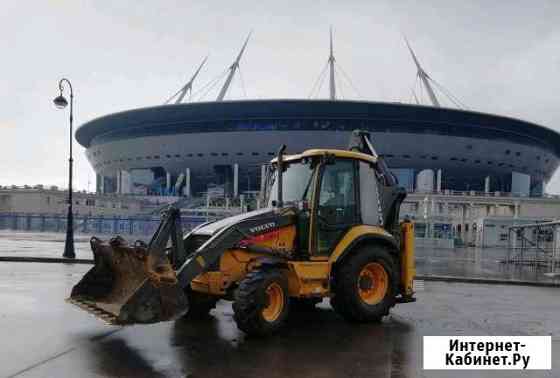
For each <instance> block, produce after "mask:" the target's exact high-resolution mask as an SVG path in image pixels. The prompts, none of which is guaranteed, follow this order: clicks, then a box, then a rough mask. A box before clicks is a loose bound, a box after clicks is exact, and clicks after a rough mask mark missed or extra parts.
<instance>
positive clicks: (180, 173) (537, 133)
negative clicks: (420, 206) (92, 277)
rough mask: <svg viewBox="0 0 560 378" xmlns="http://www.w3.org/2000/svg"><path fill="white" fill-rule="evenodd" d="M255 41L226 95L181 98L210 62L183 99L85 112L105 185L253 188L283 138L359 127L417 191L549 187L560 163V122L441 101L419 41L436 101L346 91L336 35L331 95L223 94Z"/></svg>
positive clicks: (343, 139) (174, 189)
mask: <svg viewBox="0 0 560 378" xmlns="http://www.w3.org/2000/svg"><path fill="white" fill-rule="evenodd" d="M246 43H247V41H245V45H244V46H243V48H242V49H241V51H240V53H239V55H238V56H237V59H236V60H235V62H234V64H233V65H232V66H231V67H230V70H229V76H228V77H227V79H226V81H225V84H224V86H223V87H222V89H221V91H220V94H219V96H218V98H217V100H216V101H212V102H191V103H181V100H182V98H183V97H184V95H185V93H186V92H187V91H188V90H192V82H193V80H194V78H195V77H196V75H197V74H198V71H200V68H201V67H202V65H201V67H199V68H198V70H197V72H196V73H195V75H194V76H193V78H192V79H191V81H189V82H188V83H187V84H186V85H185V86H184V87H183V88H182V89H181V90H180V91H179V92H178V93H177V94H176V95H178V96H179V98H178V99H177V101H176V103H174V104H165V105H160V106H154V107H147V108H141V109H133V110H128V111H124V112H119V113H114V114H109V115H106V116H103V117H100V118H97V119H94V120H92V121H90V122H87V123H85V124H83V125H82V126H81V127H80V128H79V129H78V130H77V132H76V139H77V141H78V142H79V143H80V144H81V145H82V146H83V147H85V148H86V155H87V158H88V160H89V162H90V163H91V165H92V166H93V168H94V170H95V171H96V174H97V191H98V192H100V193H121V194H128V193H135V194H156V195H185V196H194V195H198V194H200V193H205V192H217V193H221V194H223V195H226V196H233V197H236V196H238V195H240V194H244V193H246V194H251V193H253V194H254V193H256V192H258V191H259V190H260V189H261V185H262V184H261V181H262V176H263V172H264V170H263V164H266V162H268V161H269V160H270V159H271V158H273V157H274V155H275V154H276V151H277V150H278V147H279V146H280V145H282V144H286V145H287V147H288V149H287V151H288V152H289V153H295V152H300V151H302V150H305V149H307V148H313V147H319V146H320V147H328V148H345V147H346V145H347V143H348V138H349V134H350V132H351V131H352V130H354V129H366V130H369V131H370V132H371V136H372V140H373V142H374V145H375V147H376V148H377V150H378V153H379V154H380V155H383V156H384V157H385V159H386V161H387V164H388V165H389V167H390V168H391V169H392V170H393V171H394V172H395V174H396V176H397V178H398V179H399V182H400V183H401V185H402V186H404V187H406V188H407V189H408V190H409V191H426V192H429V191H442V190H452V191H481V192H502V193H504V192H505V193H513V194H515V195H520V196H541V195H542V194H543V192H544V187H545V185H546V183H547V181H548V180H549V179H550V177H551V176H552V174H553V173H554V171H555V170H556V168H557V167H558V164H559V158H560V134H558V133H556V132H554V131H552V130H550V129H548V128H546V127H543V126H539V125H536V124H534V123H530V122H526V121H522V120H519V119H514V118H510V117H504V116H499V115H492V114H484V113H479V112H474V111H469V110H464V109H454V108H445V107H441V106H440V103H439V101H438V99H437V97H436V96H435V93H434V91H433V89H432V87H431V85H430V80H431V78H430V77H429V76H428V75H427V74H426V73H425V71H424V70H423V69H422V68H421V67H420V65H419V63H418V61H417V59H416V56H415V55H414V53H413V52H412V49H410V52H411V54H412V57H413V59H414V62H415V64H416V66H417V68H418V78H419V81H420V83H421V84H423V85H424V86H425V90H426V93H427V94H428V95H429V99H430V101H431V103H432V104H431V105H429V106H428V105H420V104H405V103H388V102H368V101H349V100H339V99H337V98H336V86H335V83H336V82H335V81H334V80H333V79H332V78H333V77H334V67H335V66H334V55H333V53H332V44H331V54H330V57H329V60H328V62H327V66H326V68H327V69H330V77H331V80H330V87H329V88H330V96H329V97H330V99H328V100H298V99H286V100H238V101H224V96H225V94H226V92H227V89H228V86H229V84H230V83H231V79H232V78H233V75H234V74H235V72H236V69H237V68H238V67H239V61H240V59H241V56H242V54H243V51H244V49H245V46H246ZM409 48H410V46H409ZM203 63H204V62H203ZM325 72H327V71H326V70H325Z"/></svg>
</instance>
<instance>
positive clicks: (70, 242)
mask: <svg viewBox="0 0 560 378" xmlns="http://www.w3.org/2000/svg"><path fill="white" fill-rule="evenodd" d="M64 83H66V84H67V85H68V87H69V88H70V155H69V157H68V215H67V216H66V242H65V244H64V253H63V254H62V257H66V258H69V259H73V258H76V253H75V252H74V215H73V212H72V165H73V163H74V159H73V158H72V133H73V127H72V123H73V121H74V114H73V105H74V92H73V91H72V84H71V83H70V81H69V80H68V79H65V78H63V79H60V81H59V82H58V89H59V90H60V95H58V96H57V97H56V98H55V99H54V100H53V102H54V104H55V106H56V107H57V108H59V109H63V108H65V107H66V106H67V105H68V101H67V100H66V98H65V97H64V96H63V95H62V92H63V91H64V86H63V84H64Z"/></svg>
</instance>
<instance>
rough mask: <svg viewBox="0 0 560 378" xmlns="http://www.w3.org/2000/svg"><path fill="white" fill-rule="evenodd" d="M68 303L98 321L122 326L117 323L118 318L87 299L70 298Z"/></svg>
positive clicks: (67, 300)
mask: <svg viewBox="0 0 560 378" xmlns="http://www.w3.org/2000/svg"><path fill="white" fill-rule="evenodd" d="M66 302H68V303H71V304H73V305H74V306H77V307H79V308H80V309H82V310H84V311H86V312H88V313H90V314H92V315H93V316H95V317H96V318H98V319H101V320H103V321H104V322H105V323H106V324H108V325H121V324H119V323H118V322H117V317H116V316H115V315H113V314H111V313H109V312H107V311H104V310H102V309H100V308H99V307H97V306H96V305H95V302H91V301H87V300H85V299H76V298H68V299H66Z"/></svg>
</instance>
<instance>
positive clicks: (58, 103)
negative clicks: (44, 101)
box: [53, 93, 68, 109]
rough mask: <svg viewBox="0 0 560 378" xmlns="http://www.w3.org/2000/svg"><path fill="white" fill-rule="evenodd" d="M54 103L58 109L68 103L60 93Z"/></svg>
mask: <svg viewBox="0 0 560 378" xmlns="http://www.w3.org/2000/svg"><path fill="white" fill-rule="evenodd" d="M53 102H54V105H55V106H56V107H57V108H59V109H64V108H65V107H66V106H67V105H68V100H66V98H65V97H64V96H63V95H62V93H60V95H58V96H57V97H56V98H55V99H54V100H53Z"/></svg>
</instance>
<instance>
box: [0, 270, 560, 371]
mask: <svg viewBox="0 0 560 378" xmlns="http://www.w3.org/2000/svg"><path fill="white" fill-rule="evenodd" d="M88 268H89V266H87V265H66V264H64V265H63V264H39V263H1V264H0V335H2V337H1V338H0V350H1V351H2V355H1V361H2V364H0V376H1V377H14V376H16V377H193V378H194V377H231V378H237V377H387V378H400V377H436V378H437V377H558V376H560V362H559V360H560V317H559V314H560V300H559V298H560V296H559V294H560V292H559V289H557V288H537V287H523V286H505V285H504V286H501V285H490V286H488V285H476V284H459V283H442V282H419V283H418V286H417V298H418V301H417V302H416V303H411V304H402V305H398V306H397V307H396V308H395V309H393V312H392V315H391V316H389V317H387V318H386V319H385V320H384V321H383V322H382V323H381V324H366V325H354V324H349V323H346V322H345V321H344V320H342V319H341V318H339V317H338V316H337V315H336V314H335V313H334V312H333V311H332V310H331V309H330V307H329V305H328V303H327V302H323V303H321V304H320V305H319V306H318V308H317V309H316V310H315V311H310V312H303V313H297V314H296V313H294V314H292V316H291V318H290V320H289V322H288V324H287V327H286V329H285V331H284V332H283V333H281V334H279V335H277V336H274V337H271V338H267V339H253V338H248V337H246V336H245V335H244V334H243V333H242V332H240V331H238V330H237V328H236V326H235V323H234V321H233V312H232V309H231V305H230V304H229V303H228V302H219V304H218V307H217V308H216V309H215V310H213V311H212V312H211V316H210V317H209V318H208V319H207V320H204V321H197V322H187V321H183V320H179V321H175V322H167V323H160V324H156V325H149V326H132V327H124V328H123V327H114V326H107V325H105V324H104V323H102V322H100V321H99V320H97V319H96V318H94V317H93V316H91V315H89V314H87V313H85V312H83V311H81V310H79V309H77V308H75V307H74V306H72V305H70V304H67V303H65V302H64V298H65V297H66V296H67V295H68V293H69V292H70V289H71V287H72V285H73V284H74V283H76V282H77V281H78V280H79V278H80V277H81V275H82V274H83V273H85V271H86V270H87V269H88ZM423 335H552V336H553V345H552V350H553V356H552V361H553V370H552V371H532V372H512V371H502V372H501V371H460V372H458V371H428V370H423V369H422V353H423V351H422V336H423Z"/></svg>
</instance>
